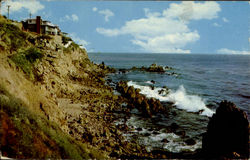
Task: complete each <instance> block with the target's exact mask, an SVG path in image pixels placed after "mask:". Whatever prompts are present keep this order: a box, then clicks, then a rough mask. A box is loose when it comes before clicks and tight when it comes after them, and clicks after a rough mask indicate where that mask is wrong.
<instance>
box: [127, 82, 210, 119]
mask: <svg viewBox="0 0 250 160" xmlns="http://www.w3.org/2000/svg"><path fill="white" fill-rule="evenodd" d="M128 86H133V87H134V88H138V89H140V90H141V91H140V93H141V94H144V95H145V96H147V97H148V98H151V97H153V98H156V99H158V100H160V101H163V102H164V101H165V102H166V101H168V102H173V103H174V105H175V106H176V107H177V108H179V109H183V110H186V111H188V112H199V111H200V114H201V115H205V116H208V117H211V116H212V115H213V114H214V111H212V110H211V109H209V108H207V107H206V105H205V102H204V100H203V99H202V98H201V97H199V96H197V95H189V94H187V92H186V89H185V88H184V86H183V85H181V86H180V87H179V88H178V89H177V90H176V91H172V90H170V91H169V94H167V95H164V93H162V94H159V91H160V90H162V89H163V88H159V87H155V88H154V89H152V88H151V87H149V86H142V85H138V84H136V83H135V82H133V81H129V82H128Z"/></svg>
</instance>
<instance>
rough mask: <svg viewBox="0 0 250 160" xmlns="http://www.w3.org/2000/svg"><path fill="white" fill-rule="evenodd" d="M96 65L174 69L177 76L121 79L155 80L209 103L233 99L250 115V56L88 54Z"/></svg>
mask: <svg viewBox="0 0 250 160" xmlns="http://www.w3.org/2000/svg"><path fill="white" fill-rule="evenodd" d="M89 57H90V59H91V60H92V61H94V62H95V63H101V62H102V61H103V62H105V64H106V65H108V66H111V67H114V68H131V67H133V66H136V67H141V66H149V65H151V64H152V63H156V64H158V65H163V66H170V67H173V68H174V69H173V72H175V73H177V74H178V76H171V75H168V74H157V73H145V72H143V73H142V72H137V73H129V74H126V75H119V76H117V77H116V78H117V79H120V80H132V81H135V82H139V83H140V82H142V83H143V82H145V81H151V80H154V81H156V86H167V87H169V88H171V89H174V90H176V89H178V87H179V86H180V85H183V86H184V87H185V89H186V90H187V92H189V93H190V94H195V95H199V96H201V97H202V98H203V99H204V100H205V101H206V102H207V103H214V102H220V101H221V100H230V101H232V102H234V103H235V104H236V105H237V106H238V107H240V108H241V109H243V110H244V111H246V112H247V113H248V115H249V107H250V55H214V54H213V55H211V54H210V55H209V54H207V55H201V54H191V55H182V54H131V53H129V54H128V53H126V54H125V53H123V54H121V53H119V54H117V53H89Z"/></svg>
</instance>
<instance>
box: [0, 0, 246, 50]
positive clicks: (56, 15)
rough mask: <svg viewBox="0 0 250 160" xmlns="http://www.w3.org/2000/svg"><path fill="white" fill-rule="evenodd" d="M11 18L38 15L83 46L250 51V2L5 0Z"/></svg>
mask: <svg viewBox="0 0 250 160" xmlns="http://www.w3.org/2000/svg"><path fill="white" fill-rule="evenodd" d="M7 5H10V19H13V20H18V21H21V20H25V19H26V18H29V14H30V13H31V14H32V18H35V17H36V16H38V15H39V16H41V17H42V19H43V20H49V21H51V22H52V23H53V24H56V25H58V26H59V27H60V29H61V30H62V31H63V32H66V33H68V34H69V36H70V37H72V39H73V40H74V41H76V42H77V43H78V44H81V45H82V46H83V47H84V48H86V49H87V51H88V52H113V53H176V54H177V53H182V54H189V53H197V54H250V38H249V37H250V2H247V1H245V2H244V1H241V2H235V1H231V2H229V1H226V2H218V1H209V2H200V1H199V2H193V1H185V2H180V1H80V0H74V1H73V0H64V1H62V0H60V1H59V0H40V1H39V0H5V2H3V4H2V7H1V13H2V14H3V15H7Z"/></svg>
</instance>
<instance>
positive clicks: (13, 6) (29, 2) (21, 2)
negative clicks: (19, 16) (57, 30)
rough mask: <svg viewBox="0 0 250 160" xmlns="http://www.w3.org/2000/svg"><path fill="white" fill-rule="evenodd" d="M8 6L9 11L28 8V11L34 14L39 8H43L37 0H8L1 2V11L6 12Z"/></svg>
mask: <svg viewBox="0 0 250 160" xmlns="http://www.w3.org/2000/svg"><path fill="white" fill-rule="evenodd" d="M8 5H9V6H10V13H13V12H17V11H21V10H23V9H26V10H28V12H30V13H32V14H35V13H37V12H38V11H39V10H43V9H44V5H42V4H41V3H40V2H39V1H36V0H15V1H14V0H8V1H5V2H4V3H3V6H2V7H1V8H2V13H3V14H6V13H7V6H8Z"/></svg>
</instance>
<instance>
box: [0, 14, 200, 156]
mask: <svg viewBox="0 0 250 160" xmlns="http://www.w3.org/2000/svg"><path fill="white" fill-rule="evenodd" d="M1 18H2V17H1ZM0 22H1V26H0V27H2V28H1V29H2V30H4V31H6V33H8V34H6V35H5V37H3V42H2V43H1V47H0V49H1V50H0V53H1V54H0V55H1V63H0V84H1V85H0V102H1V111H0V116H1V124H2V125H1V131H0V134H1V146H0V147H1V149H0V150H1V152H2V154H3V156H7V157H11V158H17V159H19V158H20V159H26V158H41V159H43V158H59V159H65V158H66V159H67V158H70V159H94V158H96V159H107V158H124V159H125V158H129V159H131V158H133V159H135V158H164V159H165V158H202V156H204V155H202V153H201V151H200V150H196V151H194V152H183V153H172V152H167V151H164V150H153V151H151V150H150V151H148V150H147V148H145V146H143V145H140V144H139V143H138V142H136V141H128V140H127V139H126V138H125V137H124V135H123V131H126V130H129V128H128V126H126V125H124V124H122V125H120V126H116V125H115V124H114V123H113V122H114V121H115V120H117V119H119V118H120V115H121V114H125V115H128V116H130V112H131V109H132V108H138V110H141V111H142V112H143V113H145V115H146V117H147V118H150V117H152V116H153V115H154V114H157V112H167V111H165V109H164V108H163V107H162V106H161V103H160V102H159V100H156V99H148V98H146V97H145V96H144V95H142V94H140V93H139V90H136V89H135V88H133V87H131V86H126V83H123V84H121V85H120V89H118V90H120V92H121V94H122V95H119V94H114V92H115V89H114V88H112V87H110V86H109V85H108V84H107V83H108V82H111V81H112V80H111V81H109V80H105V76H106V75H107V74H109V73H114V72H116V71H115V69H113V68H111V67H108V66H106V65H105V64H104V63H101V64H94V63H93V62H91V61H90V60H89V58H88V54H87V52H86V50H84V49H81V48H80V47H79V46H78V45H77V44H76V43H74V42H72V43H70V45H69V46H67V47H65V44H68V43H63V42H62V40H61V37H60V36H55V37H52V36H51V37H41V36H40V35H37V34H33V33H28V32H23V31H22V30H20V29H19V28H17V27H15V25H13V24H11V23H10V22H9V21H8V20H5V19H1V21H0ZM6 26H7V27H6ZM14 35H15V38H16V40H17V41H13V42H10V41H8V39H10V37H13V36H14ZM20 41H22V44H21V45H20V44H19V45H18V43H20ZM14 42H15V43H17V44H14ZM27 48H28V49H27ZM160 70H161V69H160ZM161 71H162V70H161ZM118 88H119V87H118ZM125 88H126V89H125ZM121 90H124V91H121ZM124 103H126V104H127V105H128V106H129V107H131V108H127V107H126V106H125V107H124V105H123V104H124ZM142 104H143V105H142ZM125 117H126V116H125ZM174 128H175V127H174V125H173V128H172V129H174Z"/></svg>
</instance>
